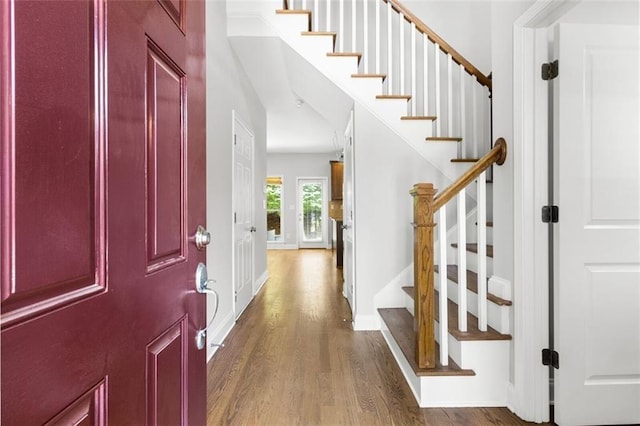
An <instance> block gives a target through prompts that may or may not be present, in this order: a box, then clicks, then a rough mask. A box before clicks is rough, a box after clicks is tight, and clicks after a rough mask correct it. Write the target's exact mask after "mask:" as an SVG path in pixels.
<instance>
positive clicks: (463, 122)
mask: <svg viewBox="0 0 640 426" xmlns="http://www.w3.org/2000/svg"><path fill="white" fill-rule="evenodd" d="M465 76H466V72H465V70H464V66H463V65H460V137H461V138H462V142H460V143H459V144H458V158H464V155H463V149H462V144H465V146H467V145H468V142H467V111H466V108H467V100H466V96H465V95H466V94H465Z"/></svg>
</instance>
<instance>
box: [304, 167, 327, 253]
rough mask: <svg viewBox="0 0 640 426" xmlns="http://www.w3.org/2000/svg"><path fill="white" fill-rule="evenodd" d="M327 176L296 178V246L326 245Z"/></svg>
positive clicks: (319, 246) (315, 246)
mask: <svg viewBox="0 0 640 426" xmlns="http://www.w3.org/2000/svg"><path fill="white" fill-rule="evenodd" d="M327 202H328V200H327V178H299V179H298V246H299V247H300V248H326V246H327V222H328V221H327V209H326V205H327Z"/></svg>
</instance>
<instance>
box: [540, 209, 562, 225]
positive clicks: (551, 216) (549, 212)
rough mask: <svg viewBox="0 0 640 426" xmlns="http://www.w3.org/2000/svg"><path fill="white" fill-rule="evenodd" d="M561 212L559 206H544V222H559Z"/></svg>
mask: <svg viewBox="0 0 640 426" xmlns="http://www.w3.org/2000/svg"><path fill="white" fill-rule="evenodd" d="M559 219H560V212H559V209H558V206H544V207H543V208H542V222H543V223H558V220H559Z"/></svg>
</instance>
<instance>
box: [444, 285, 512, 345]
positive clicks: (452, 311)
mask: <svg viewBox="0 0 640 426" xmlns="http://www.w3.org/2000/svg"><path fill="white" fill-rule="evenodd" d="M434 292H435V294H436V295H435V297H436V298H435V300H436V303H435V304H434V306H433V310H434V315H435V318H436V320H438V318H440V304H439V303H437V300H438V297H439V292H438V290H434ZM447 311H448V312H447V313H448V317H449V323H448V329H449V333H450V334H451V335H452V336H453V337H455V338H456V339H457V340H460V341H463V340H464V341H470V340H511V335H510V334H502V333H499V332H498V331H497V330H495V329H494V328H492V327H489V326H487V331H480V330H479V329H478V318H476V317H475V316H474V315H472V314H471V313H469V312H467V331H464V332H463V331H460V330H458V305H457V304H456V303H455V302H454V301H453V300H450V299H449V300H448V303H447Z"/></svg>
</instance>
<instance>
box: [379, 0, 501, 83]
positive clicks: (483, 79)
mask: <svg viewBox="0 0 640 426" xmlns="http://www.w3.org/2000/svg"><path fill="white" fill-rule="evenodd" d="M383 1H384V2H386V3H389V4H391V7H392V8H393V9H395V11H396V12H399V13H402V14H403V15H404V19H405V20H407V21H408V22H409V23H413V24H415V25H416V28H417V29H418V30H419V31H420V32H421V33H423V34H425V35H426V36H427V37H428V38H429V40H431V41H432V42H433V43H437V44H438V46H440V50H442V51H443V52H444V53H446V54H449V55H451V58H453V60H454V61H455V62H456V63H457V64H458V65H462V66H463V67H464V69H465V70H466V71H467V72H468V73H469V74H470V75H472V76H475V77H476V78H477V79H478V82H479V83H480V84H482V85H483V86H486V87H487V88H488V89H489V91H491V87H492V85H491V78H489V77H488V76H486V75H484V74H483V73H482V72H481V71H480V70H479V69H478V68H476V67H475V66H474V65H473V64H472V63H471V62H469V61H468V60H467V59H466V58H465V57H464V56H462V55H461V54H460V53H458V51H457V50H455V49H454V48H453V47H451V45H450V44H449V43H447V42H446V41H444V39H443V38H442V37H440V36H439V35H438V34H436V33H435V31H433V30H432V29H431V28H429V27H427V26H426V25H425V23H424V22H422V21H421V20H420V18H418V17H417V16H415V15H414V14H413V13H412V12H411V11H410V10H409V9H407V8H406V6H404V5H403V4H402V3H400V2H399V1H398V0H383Z"/></svg>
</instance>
